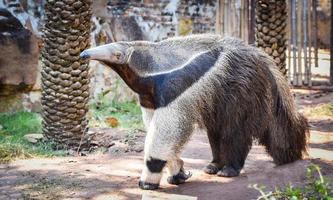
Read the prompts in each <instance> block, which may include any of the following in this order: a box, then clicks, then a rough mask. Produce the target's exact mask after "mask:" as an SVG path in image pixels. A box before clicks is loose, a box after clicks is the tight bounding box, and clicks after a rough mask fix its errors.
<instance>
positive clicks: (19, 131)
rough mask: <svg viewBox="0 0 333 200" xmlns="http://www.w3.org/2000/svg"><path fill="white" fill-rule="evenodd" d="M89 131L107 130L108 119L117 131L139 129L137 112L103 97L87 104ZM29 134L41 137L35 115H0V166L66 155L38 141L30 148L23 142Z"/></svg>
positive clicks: (130, 105)
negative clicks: (88, 108) (14, 161)
mask: <svg viewBox="0 0 333 200" xmlns="http://www.w3.org/2000/svg"><path fill="white" fill-rule="evenodd" d="M88 117H89V118H90V124H89V126H90V127H110V124H109V123H107V122H106V119H107V118H109V117H112V118H115V119H116V121H118V126H117V127H118V128H122V129H128V130H135V129H142V128H143V123H142V120H141V110H140V107H139V106H138V104H137V102H135V101H130V102H119V101H117V100H115V98H112V99H111V100H110V99H108V98H106V97H105V95H104V96H102V95H101V97H100V98H99V100H98V101H95V102H92V103H91V104H90V111H89V113H88ZM29 133H42V128H41V117H40V115H39V114H37V113H31V112H26V111H20V112H15V113H0V163H6V162H10V161H11V160H13V159H15V158H29V157H36V156H37V157H52V156H63V155H66V149H63V150H59V149H61V148H58V147H59V145H56V144H55V143H53V142H51V141H39V142H37V143H36V144H32V143H30V142H28V141H26V140H25V139H24V136H25V135H26V134H29Z"/></svg>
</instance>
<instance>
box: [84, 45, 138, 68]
mask: <svg viewBox="0 0 333 200" xmlns="http://www.w3.org/2000/svg"><path fill="white" fill-rule="evenodd" d="M133 50H134V49H133V47H131V45H130V44H129V43H126V42H119V43H111V44H106V45H102V46H98V47H94V48H90V49H87V50H85V51H83V52H82V53H81V54H80V57H81V58H84V59H90V60H97V61H100V62H103V63H105V64H107V65H126V64H128V62H129V58H130V56H131V54H132V52H133Z"/></svg>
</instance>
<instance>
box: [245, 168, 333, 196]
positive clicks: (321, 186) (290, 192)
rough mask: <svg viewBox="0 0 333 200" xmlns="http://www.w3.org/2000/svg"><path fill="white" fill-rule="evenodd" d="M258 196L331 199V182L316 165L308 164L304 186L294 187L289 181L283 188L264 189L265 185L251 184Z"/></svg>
mask: <svg viewBox="0 0 333 200" xmlns="http://www.w3.org/2000/svg"><path fill="white" fill-rule="evenodd" d="M251 187H252V188H254V189H256V190H257V191H258V192H259V193H260V196H259V197H258V198H257V199H258V200H317V199H321V200H333V188H332V184H331V182H330V181H329V180H327V178H326V177H324V176H323V175H322V174H321V170H320V167H319V166H318V165H314V164H312V165H310V166H309V167H308V168H307V171H306V181H305V185H304V186H300V187H295V186H293V185H292V184H291V183H290V184H289V185H288V186H287V187H285V188H282V189H280V188H276V189H275V191H268V192H266V191H265V186H258V185H256V184H255V185H253V186H251Z"/></svg>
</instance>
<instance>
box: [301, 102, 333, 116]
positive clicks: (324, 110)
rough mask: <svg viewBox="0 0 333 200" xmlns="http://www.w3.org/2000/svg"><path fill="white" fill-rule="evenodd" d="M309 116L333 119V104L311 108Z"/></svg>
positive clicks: (308, 112)
mask: <svg viewBox="0 0 333 200" xmlns="http://www.w3.org/2000/svg"><path fill="white" fill-rule="evenodd" d="M307 114H308V115H310V116H313V117H315V116H328V117H333V102H330V103H326V104H322V105H318V106H316V107H314V108H311V109H309V110H308V111H307Z"/></svg>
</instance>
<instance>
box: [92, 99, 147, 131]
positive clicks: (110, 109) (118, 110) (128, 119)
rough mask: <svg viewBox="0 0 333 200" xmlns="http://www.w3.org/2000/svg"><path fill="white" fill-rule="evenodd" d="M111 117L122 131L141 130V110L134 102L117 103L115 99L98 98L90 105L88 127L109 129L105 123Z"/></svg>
mask: <svg viewBox="0 0 333 200" xmlns="http://www.w3.org/2000/svg"><path fill="white" fill-rule="evenodd" d="M108 117H113V118H115V119H117V121H118V122H119V127H120V128H124V129H132V130H133V129H143V123H142V118H141V109H140V107H139V106H138V104H137V102H136V101H128V102H119V101H117V100H115V98H111V99H109V98H107V97H106V96H102V95H101V96H100V97H99V99H98V100H97V101H94V102H92V103H91V104H90V112H89V119H90V124H89V126H90V127H110V125H109V124H108V123H107V122H106V119H107V118H108Z"/></svg>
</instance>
